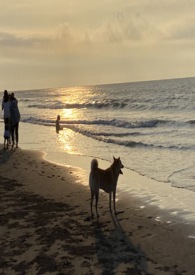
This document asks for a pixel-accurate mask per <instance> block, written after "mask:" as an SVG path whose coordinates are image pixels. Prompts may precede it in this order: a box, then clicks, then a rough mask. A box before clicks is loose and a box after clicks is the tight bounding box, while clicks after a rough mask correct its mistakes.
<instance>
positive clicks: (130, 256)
mask: <svg viewBox="0 0 195 275" xmlns="http://www.w3.org/2000/svg"><path fill="white" fill-rule="evenodd" d="M43 156H44V153H41V152H38V151H34V150H33V151H29V150H22V149H20V148H19V149H11V150H8V151H4V150H3V149H2V146H1V147H0V172H1V173H0V182H1V184H0V188H1V192H0V194H1V195H0V196H1V200H0V206H1V214H0V215H1V224H0V226H1V231H0V233H1V241H2V245H1V251H0V252H1V253H0V257H1V261H0V262H1V264H0V273H1V274H21V273H22V272H23V273H22V274H103V273H104V272H105V273H106V272H107V274H122V273H123V274H138V275H139V274H141V275H142V274H145V275H146V274H153V275H156V274H158V275H161V274H167V275H169V274H170V275H171V274H186V275H194V274H195V262H194V259H195V238H194V225H192V224H187V223H184V222H182V220H180V219H173V220H167V218H168V217H167V212H166V211H164V213H165V215H164V217H166V218H165V220H164V219H163V218H162V217H163V215H162V214H163V210H162V209H157V208H156V207H154V206H153V205H147V206H146V205H145V207H142V206H143V201H142V200H141V199H139V198H135V197H134V196H132V197H130V198H129V197H126V196H125V194H123V199H119V200H118V202H117V208H118V210H121V213H120V214H119V215H117V216H114V215H112V214H111V213H110V212H109V209H108V196H107V194H105V193H101V194H100V200H99V209H100V211H99V212H100V215H101V217H100V219H99V221H97V220H96V219H93V220H90V219H89V218H88V217H89V199H90V194H89V189H88V186H85V185H82V184H81V181H82V177H81V174H80V172H79V170H78V169H77V168H75V167H73V166H69V165H67V166H62V165H57V164H55V163H51V162H48V161H46V160H45V159H44V158H43ZM65 157H66V155H65ZM67 162H68V160H67ZM132 180H133V179H132ZM143 180H144V178H143ZM119 181H120V179H119ZM160 217H161V218H160ZM159 218H160V219H159ZM168 221H170V222H168Z"/></svg>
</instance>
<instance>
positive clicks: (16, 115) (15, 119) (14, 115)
mask: <svg viewBox="0 0 195 275" xmlns="http://www.w3.org/2000/svg"><path fill="white" fill-rule="evenodd" d="M10 115H11V137H12V147H13V146H14V144H15V137H16V147H18V141H19V134H18V130H19V121H20V112H19V109H18V100H17V99H16V98H15V97H14V93H12V94H11V96H10Z"/></svg>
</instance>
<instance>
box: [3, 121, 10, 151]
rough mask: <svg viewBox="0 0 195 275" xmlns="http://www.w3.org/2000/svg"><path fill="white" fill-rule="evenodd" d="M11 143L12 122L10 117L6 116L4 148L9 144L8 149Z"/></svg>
mask: <svg viewBox="0 0 195 275" xmlns="http://www.w3.org/2000/svg"><path fill="white" fill-rule="evenodd" d="M9 143H10V124H9V119H8V118H6V119H5V129H4V149H6V145H7V149H8V147H9Z"/></svg>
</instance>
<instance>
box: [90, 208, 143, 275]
mask: <svg viewBox="0 0 195 275" xmlns="http://www.w3.org/2000/svg"><path fill="white" fill-rule="evenodd" d="M111 217H112V221H113V225H114V230H108V228H106V225H105V224H103V223H102V224H101V223H99V222H98V221H97V224H96V226H94V231H95V241H96V250H97V258H98V262H99V265H100V268H101V269H102V271H101V274H102V275H106V274H107V275H111V274H136V275H144V274H148V272H147V261H146V255H145V254H144V253H143V251H141V249H140V248H139V247H138V246H135V245H134V244H133V243H132V242H131V240H130V237H131V233H129V235H130V236H129V237H128V236H127V234H126V233H125V232H124V230H123V228H122V227H121V225H120V223H119V221H118V219H117V216H115V215H114V214H112V213H111ZM120 265H121V266H120Z"/></svg>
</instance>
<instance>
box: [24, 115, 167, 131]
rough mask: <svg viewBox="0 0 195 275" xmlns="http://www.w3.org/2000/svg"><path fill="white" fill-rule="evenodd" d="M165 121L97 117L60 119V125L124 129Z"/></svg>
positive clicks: (31, 119)
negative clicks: (91, 118)
mask: <svg viewBox="0 0 195 275" xmlns="http://www.w3.org/2000/svg"><path fill="white" fill-rule="evenodd" d="M22 121H23V122H28V123H34V124H40V125H46V126H48V125H54V123H55V121H54V120H47V119H39V118H35V117H28V118H23V119H22ZM163 123H166V122H165V121H164V120H158V119H154V120H153V119H152V120H145V121H144V120H140V121H132V122H129V121H126V120H119V119H97V120H61V124H62V125H78V124H79V125H102V126H113V127H119V128H125V129H134V128H154V127H156V126H157V125H158V124H163Z"/></svg>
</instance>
